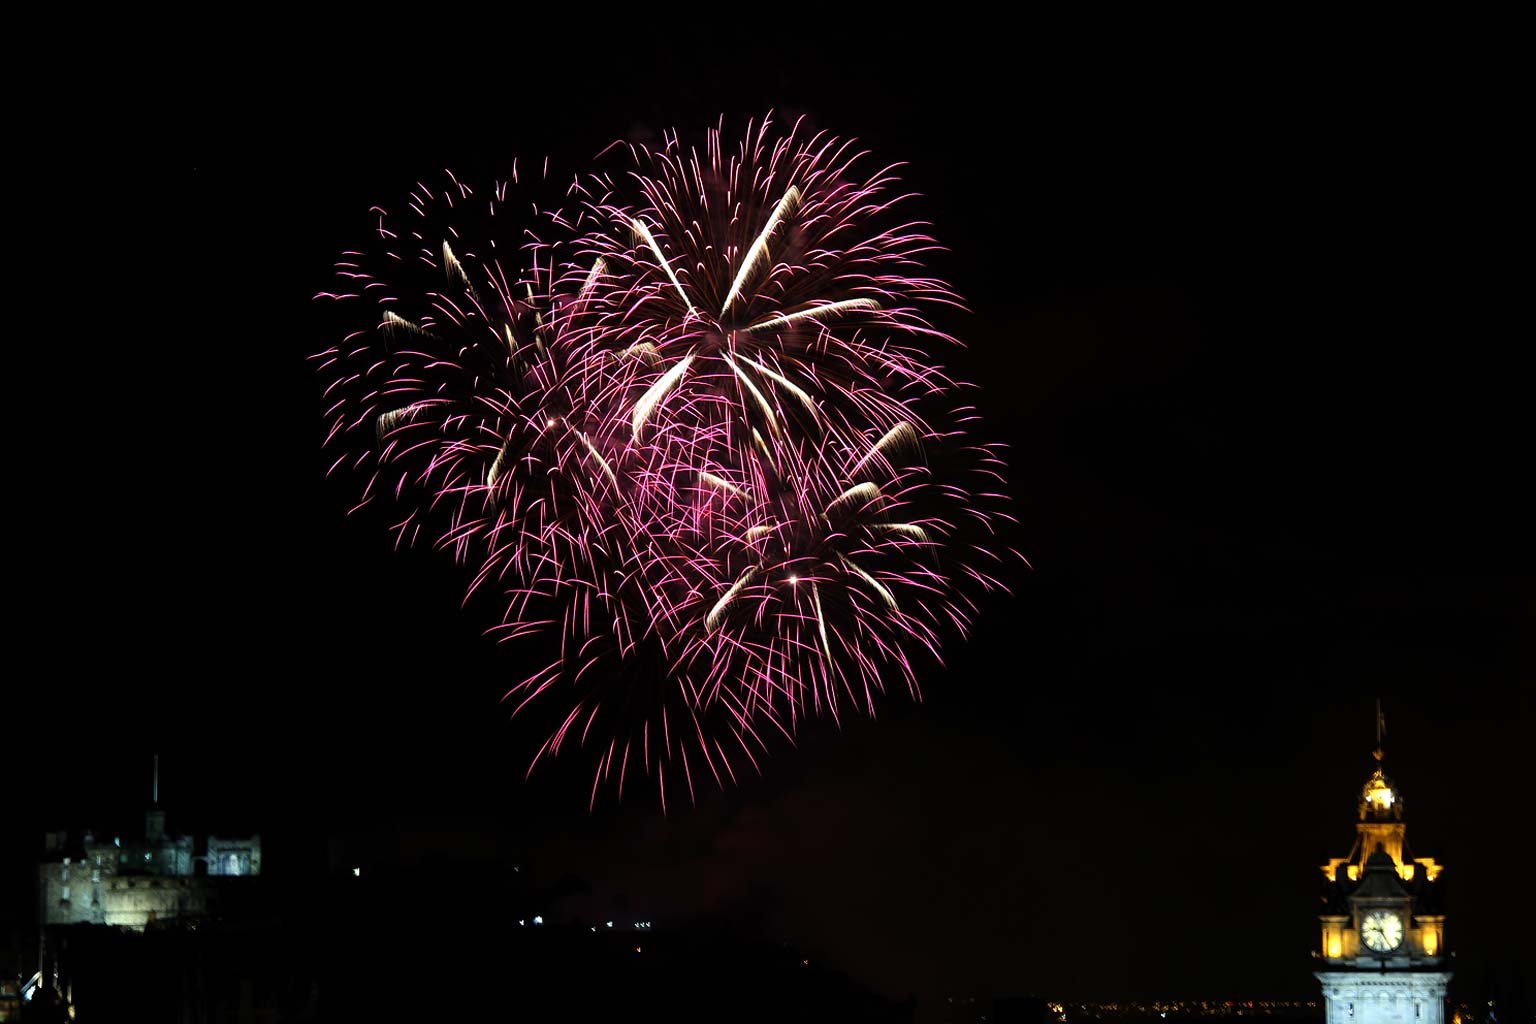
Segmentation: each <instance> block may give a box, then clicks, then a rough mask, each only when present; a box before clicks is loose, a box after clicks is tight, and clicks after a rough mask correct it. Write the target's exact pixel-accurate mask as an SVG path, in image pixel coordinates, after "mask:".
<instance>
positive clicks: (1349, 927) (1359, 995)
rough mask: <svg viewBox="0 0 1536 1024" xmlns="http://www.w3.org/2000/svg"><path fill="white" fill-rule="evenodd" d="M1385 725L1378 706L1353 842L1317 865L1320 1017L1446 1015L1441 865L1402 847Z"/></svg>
mask: <svg viewBox="0 0 1536 1024" xmlns="http://www.w3.org/2000/svg"><path fill="white" fill-rule="evenodd" d="M1383 731H1384V730H1383V725H1382V718H1381V710H1380V706H1379V705H1378V707H1377V712H1376V751H1375V757H1376V770H1375V771H1374V772H1372V773H1371V777H1370V778H1369V779H1367V780H1366V783H1365V788H1364V789H1362V790H1361V792H1360V808H1359V810H1360V820H1359V821H1358V822H1357V823H1356V824H1355V833H1356V835H1355V845H1354V847H1353V848H1352V849H1351V850H1350V852H1349V855H1348V856H1347V857H1335V858H1332V859H1331V860H1329V861H1328V863H1327V864H1326V865H1324V866H1323V875H1324V877H1325V878H1326V879H1327V889H1326V894H1325V895H1324V897H1323V901H1324V906H1323V913H1322V915H1321V918H1320V919H1321V921H1322V940H1323V944H1322V950H1321V952H1320V954H1319V955H1320V956H1321V957H1322V960H1323V962H1324V963H1325V964H1326V965H1327V966H1326V967H1325V968H1324V969H1323V970H1321V971H1318V972H1317V980H1318V981H1320V982H1322V983H1323V999H1324V1003H1325V1006H1326V1008H1327V1024H1444V1022H1445V986H1446V983H1447V982H1448V981H1450V979H1451V972H1450V971H1449V970H1447V969H1446V968H1447V966H1448V964H1447V962H1446V961H1447V958H1448V954H1447V953H1446V949H1445V915H1444V914H1442V913H1441V912H1440V886H1439V884H1438V882H1437V880H1438V879H1439V877H1440V874H1441V872H1442V871H1443V870H1444V868H1442V867H1441V866H1440V865H1439V864H1436V863H1435V861H1434V858H1432V857H1414V856H1412V854H1411V853H1410V851H1409V847H1408V839H1407V825H1406V824H1404V822H1403V799H1402V796H1401V795H1399V793H1398V792H1397V788H1396V787H1395V786H1393V785H1392V780H1391V779H1389V778H1387V775H1386V772H1385V770H1384V769H1383V766H1382V760H1383V755H1382V748H1381V739H1382V733H1383Z"/></svg>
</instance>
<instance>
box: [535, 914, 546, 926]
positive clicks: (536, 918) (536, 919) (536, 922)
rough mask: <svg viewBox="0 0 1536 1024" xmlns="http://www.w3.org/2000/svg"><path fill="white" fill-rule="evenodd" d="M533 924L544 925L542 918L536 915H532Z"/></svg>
mask: <svg viewBox="0 0 1536 1024" xmlns="http://www.w3.org/2000/svg"><path fill="white" fill-rule="evenodd" d="M533 923H534V924H543V923H544V918H543V917H541V916H539V915H537V914H536V915H534V918H533Z"/></svg>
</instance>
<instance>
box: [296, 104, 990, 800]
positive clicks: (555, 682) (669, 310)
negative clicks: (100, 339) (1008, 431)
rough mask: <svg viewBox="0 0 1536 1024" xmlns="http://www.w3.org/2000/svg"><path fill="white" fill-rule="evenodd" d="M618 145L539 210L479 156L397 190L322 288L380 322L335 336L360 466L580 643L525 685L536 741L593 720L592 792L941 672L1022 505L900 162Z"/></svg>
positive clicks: (410, 528) (438, 535)
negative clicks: (490, 172)
mask: <svg viewBox="0 0 1536 1024" xmlns="http://www.w3.org/2000/svg"><path fill="white" fill-rule="evenodd" d="M619 156H620V158H621V159H622V160H624V162H625V166H624V167H622V168H621V169H619V170H606V171H603V172H601V173H596V174H591V175H587V176H584V177H580V178H577V179H575V181H574V182H573V183H572V184H571V185H570V187H569V188H568V189H567V190H566V192H565V194H564V196H563V197H562V202H561V203H560V204H558V206H559V207H560V208H563V210H564V211H565V212H559V210H558V209H557V207H556V206H551V207H548V208H541V207H539V206H537V205H535V206H534V207H533V208H532V209H533V213H532V220H531V221H530V220H529V219H528V218H527V217H519V218H518V219H516V221H515V222H514V223H511V224H509V223H507V221H508V213H509V212H510V211H511V210H512V209H514V208H515V209H518V210H524V209H527V208H528V206H527V203H526V202H521V203H513V202H511V201H509V199H508V192H509V188H513V187H515V183H513V184H512V185H508V184H499V185H496V186H494V187H492V188H491V189H489V190H488V191H487V192H485V193H483V194H482V193H477V192H476V191H474V190H473V189H471V188H469V187H467V186H465V185H463V184H461V183H459V182H458V181H457V180H455V179H453V178H452V176H451V175H450V176H449V178H448V180H447V182H446V183H445V184H443V185H442V186H439V187H438V188H435V189H433V188H428V187H426V186H424V185H418V187H417V188H416V189H415V190H414V191H413V192H412V194H411V195H410V197H409V200H408V202H407V203H406V204H405V208H404V210H403V211H402V212H401V213H400V215H398V216H394V215H391V214H389V213H386V212H385V211H383V210H382V209H377V208H376V209H375V211H374V212H375V215H376V216H377V217H378V225H377V228H376V230H375V238H374V240H373V243H372V244H371V245H370V246H368V247H366V248H364V249H361V250H359V251H356V252H349V253H347V254H345V255H344V258H343V260H342V261H341V262H340V263H339V264H338V268H337V269H338V279H339V281H340V282H341V285H342V286H341V287H340V288H338V289H337V290H335V291H333V292H326V293H322V294H323V296H324V297H327V298H331V299H335V300H338V301H343V302H346V303H348V304H349V305H350V306H353V307H361V308H368V309H371V310H372V314H371V316H370V319H371V321H372V322H371V323H368V324H365V325H360V327H361V329H360V330H358V331H357V332H356V333H354V334H351V335H349V336H348V337H346V338H345V339H344V340H343V341H342V343H340V344H339V345H338V346H336V347H334V348H332V349H329V350H327V351H325V352H323V353H321V354H320V355H319V356H318V357H317V360H318V362H319V364H320V367H321V370H322V372H323V373H324V374H325V376H326V377H327V379H328V381H329V386H328V387H327V389H326V392H325V395H326V413H325V415H326V422H327V429H328V435H327V440H326V444H327V446H328V447H329V448H330V449H331V450H333V451H335V452H336V453H337V457H336V458H335V460H334V462H333V463H332V465H331V469H332V471H340V470H343V469H346V470H348V471H350V472H355V473H357V474H359V475H360V477H361V479H362V480H363V486H362V494H363V501H364V503H366V502H370V501H374V500H377V499H379V498H382V497H386V496H387V497H388V498H390V499H391V500H392V501H395V502H397V503H398V504H399V507H400V508H401V510H402V512H401V518H399V519H398V520H397V521H396V524H395V531H396V535H397V537H398V538H399V540H400V542H401V543H418V542H422V541H423V540H427V541H430V543H433V544H435V545H437V546H439V547H442V548H444V549H446V550H449V551H451V552H452V553H453V555H454V556H455V557H456V558H458V559H459V560H460V561H462V562H464V563H465V564H467V565H469V566H470V567H471V568H472V570H473V582H472V584H471V589H472V590H474V589H480V588H489V587H494V588H496V589H497V590H499V592H501V593H502V594H504V595H505V598H506V600H505V603H504V605H503V615H502V624H501V626H500V627H498V631H499V632H500V633H501V634H502V635H504V636H506V637H508V638H511V637H518V636H523V635H527V634H534V633H538V634H544V635H546V636H547V637H549V638H551V639H552V640H553V641H554V642H555V643H556V645H557V647H558V650H559V656H558V657H557V658H555V659H554V660H553V661H551V662H550V663H548V664H546V665H544V666H543V667H542V668H540V669H539V670H538V671H536V672H534V673H533V674H532V675H530V676H528V677H527V678H525V679H523V680H522V681H520V682H518V683H516V684H515V685H512V686H510V687H509V688H508V690H507V692H506V698H505V699H506V701H507V703H508V705H509V707H510V710H511V714H513V715H514V716H519V715H525V714H539V713H542V714H545V715H546V716H548V717H549V721H550V725H549V728H548V729H547V731H546V738H545V739H544V741H543V743H542V744H541V745H540V746H539V748H538V749H537V751H536V752H535V753H534V754H533V756H532V758H531V763H530V766H529V771H530V772H531V771H532V769H533V766H534V765H536V764H537V763H538V762H539V761H540V760H541V759H543V758H545V757H546V756H548V757H554V756H558V755H559V754H560V753H561V752H562V750H565V749H570V748H571V747H575V748H578V749H582V750H586V751H588V752H589V754H590V755H591V756H592V757H593V758H594V760H595V765H594V767H593V781H592V800H593V801H594V802H595V800H596V797H597V793H598V792H599V790H600V788H601V786H602V784H603V783H604V781H605V780H606V781H608V782H610V783H612V784H613V785H614V788H615V791H616V793H617V794H618V795H619V796H620V797H622V793H623V789H624V786H625V782H626V778H628V777H632V776H634V775H635V774H636V773H644V774H645V775H646V776H648V777H651V778H654V779H655V781H656V783H657V785H658V788H659V792H660V796H661V800H662V804H663V806H665V803H666V799H667V784H668V780H669V775H670V778H671V779H672V780H674V781H681V782H682V783H683V784H684V785H685V787H686V788H687V789H688V791H689V793H690V795H692V794H693V793H694V791H695V789H696V785H697V784H698V783H700V782H701V781H703V780H706V779H713V780H714V781H715V783H716V784H718V785H721V786H723V785H725V784H726V783H727V782H730V781H732V780H734V779H735V778H736V776H737V773H738V771H740V770H742V769H743V768H744V767H746V768H750V769H753V770H756V769H758V768H759V767H760V763H761V757H762V755H763V753H765V752H766V751H767V750H768V749H769V745H770V742H771V737H772V736H774V735H781V736H784V737H791V738H792V735H793V731H794V729H795V728H796V726H797V725H798V723H799V722H800V721H801V719H803V718H805V717H807V716H810V715H815V714H818V713H823V712H825V713H828V714H830V715H831V716H832V717H834V718H835V717H837V716H839V715H840V714H841V713H842V710H843V709H844V708H847V707H854V708H857V709H859V710H862V711H864V712H865V713H868V714H870V715H873V714H874V713H875V710H876V702H877V699H878V698H879V696H880V695H881V694H883V693H885V692H887V691H888V690H890V689H891V688H892V687H900V688H905V689H907V690H908V691H909V692H910V693H911V694H913V695H914V696H916V695H917V694H918V693H919V687H918V674H917V671H916V668H915V664H914V657H915V656H917V655H920V654H921V655H923V656H924V657H930V658H932V659H938V658H939V656H940V651H941V648H942V644H943V641H944V638H945V636H946V635H953V634H955V633H959V634H962V635H963V634H964V632H965V631H966V629H967V627H968V625H969V623H970V621H971V619H972V618H973V616H974V613H975V605H974V603H973V602H974V599H975V595H976V594H977V593H978V592H979V591H982V590H987V589H992V588H995V587H997V586H998V585H999V584H998V582H997V573H996V567H997V563H998V562H999V561H1001V556H1002V553H1003V551H1002V549H1000V548H998V547H995V546H993V544H992V542H991V538H992V536H993V534H994V533H995V530H996V527H997V526H998V524H1000V523H1001V522H1004V521H1006V520H1007V518H1008V517H1007V515H1006V513H1005V512H1004V511H1003V510H1002V509H1003V505H1002V491H1003V488H1002V486H1001V480H1002V464H1001V462H1000V460H999V459H998V457H997V454H996V452H995V451H994V450H993V449H992V448H991V447H989V446H985V445H981V444H977V443H975V442H973V441H970V440H968V439H967V434H968V432H969V430H970V429H971V427H972V425H973V424H972V422H971V421H972V420H973V419H974V417H973V416H972V415H971V414H969V412H968V411H967V410H965V409H960V410H958V411H957V410H954V409H952V408H951V407H950V402H951V400H952V395H953V394H954V391H955V388H956V386H955V384H954V382H953V381H951V380H950V379H949V378H948V377H947V376H946V375H945V374H944V373H943V371H942V370H941V369H940V368H939V367H938V366H937V365H936V364H935V363H934V362H933V361H932V358H931V356H930V354H929V350H930V349H931V348H932V346H933V345H935V344H943V343H947V342H949V341H950V339H948V338H947V337H946V336H945V335H944V334H942V333H941V332H940V331H938V330H937V329H935V328H934V327H933V325H932V324H931V323H930V322H929V320H928V319H927V311H929V310H931V309H932V308H933V307H935V306H941V305H956V306H957V305H958V304H959V300H958V299H957V297H956V296H955V295H954V293H953V292H952V291H951V290H950V289H949V287H948V286H947V285H945V284H944V283H943V282H942V281H939V280H937V279H935V278H933V277H931V276H928V275H927V274H926V273H925V272H924V270H923V265H922V257H923V255H924V254H925V253H926V252H928V251H929V250H931V249H933V248H934V247H935V244H934V242H933V241H932V239H931V238H930V237H929V236H928V234H927V233H926V228H925V226H924V225H922V224H920V223H917V222H914V221H910V220H907V219H904V218H903V217H901V216H900V211H901V209H903V208H904V204H903V202H902V201H903V200H904V199H906V198H907V197H906V196H905V195H904V194H902V193H901V192H900V191H899V190H898V187H897V186H898V182H897V180H896V178H895V176H894V169H893V168H884V169H882V170H879V171H876V172H875V173H873V174H864V173H862V172H861V171H860V170H859V167H860V165H861V164H862V162H863V161H864V160H865V159H866V158H865V156H864V154H862V153H860V152H858V151H857V150H856V148H855V147H854V146H853V144H852V143H850V142H846V141H841V140H838V139H835V138H831V137H829V136H826V135H808V136H807V135H804V134H802V133H801V132H800V130H799V129H798V127H797V128H796V129H794V130H791V131H789V132H788V133H782V134H781V133H777V132H776V131H775V129H774V128H773V126H772V125H771V123H770V122H768V121H764V122H762V123H761V124H756V125H750V126H749V128H748V131H747V133H746V136H745V139H744V141H742V142H741V143H740V144H738V145H736V146H734V147H727V146H726V144H725V142H724V139H723V136H722V134H721V132H720V131H719V130H718V129H717V130H712V131H710V132H709V133H707V136H706V138H705V142H704V146H703V150H702V152H701V151H699V150H696V149H684V148H683V147H682V145H681V144H680V142H679V140H678V139H677V138H675V137H673V138H670V139H668V140H667V142H666V143H665V144H664V145H663V146H661V147H660V148H654V149H652V148H646V147H639V146H629V147H625V148H624V149H623V150H622V151H621V152H620V154H619ZM919 660H921V659H919Z"/></svg>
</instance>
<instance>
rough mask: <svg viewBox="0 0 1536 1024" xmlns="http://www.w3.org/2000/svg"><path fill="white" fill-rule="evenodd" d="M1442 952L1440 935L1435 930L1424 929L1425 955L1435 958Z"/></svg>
mask: <svg viewBox="0 0 1536 1024" xmlns="http://www.w3.org/2000/svg"><path fill="white" fill-rule="evenodd" d="M1439 951H1440V933H1439V932H1438V931H1436V930H1435V929H1434V928H1426V929H1424V955H1425V956H1434V955H1435V954H1436V953H1438V952H1439Z"/></svg>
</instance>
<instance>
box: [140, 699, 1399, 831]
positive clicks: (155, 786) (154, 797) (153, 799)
mask: <svg viewBox="0 0 1536 1024" xmlns="http://www.w3.org/2000/svg"><path fill="white" fill-rule="evenodd" d="M1376 712H1377V714H1380V713H1381V702H1380V701H1378V702H1377V704H1376ZM1378 731H1379V730H1378ZM1379 744H1380V741H1379V740H1378V745H1379ZM150 804H151V806H154V807H159V806H160V755H159V754H156V755H155V775H154V781H153V783H152V784H151V789H150Z"/></svg>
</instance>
